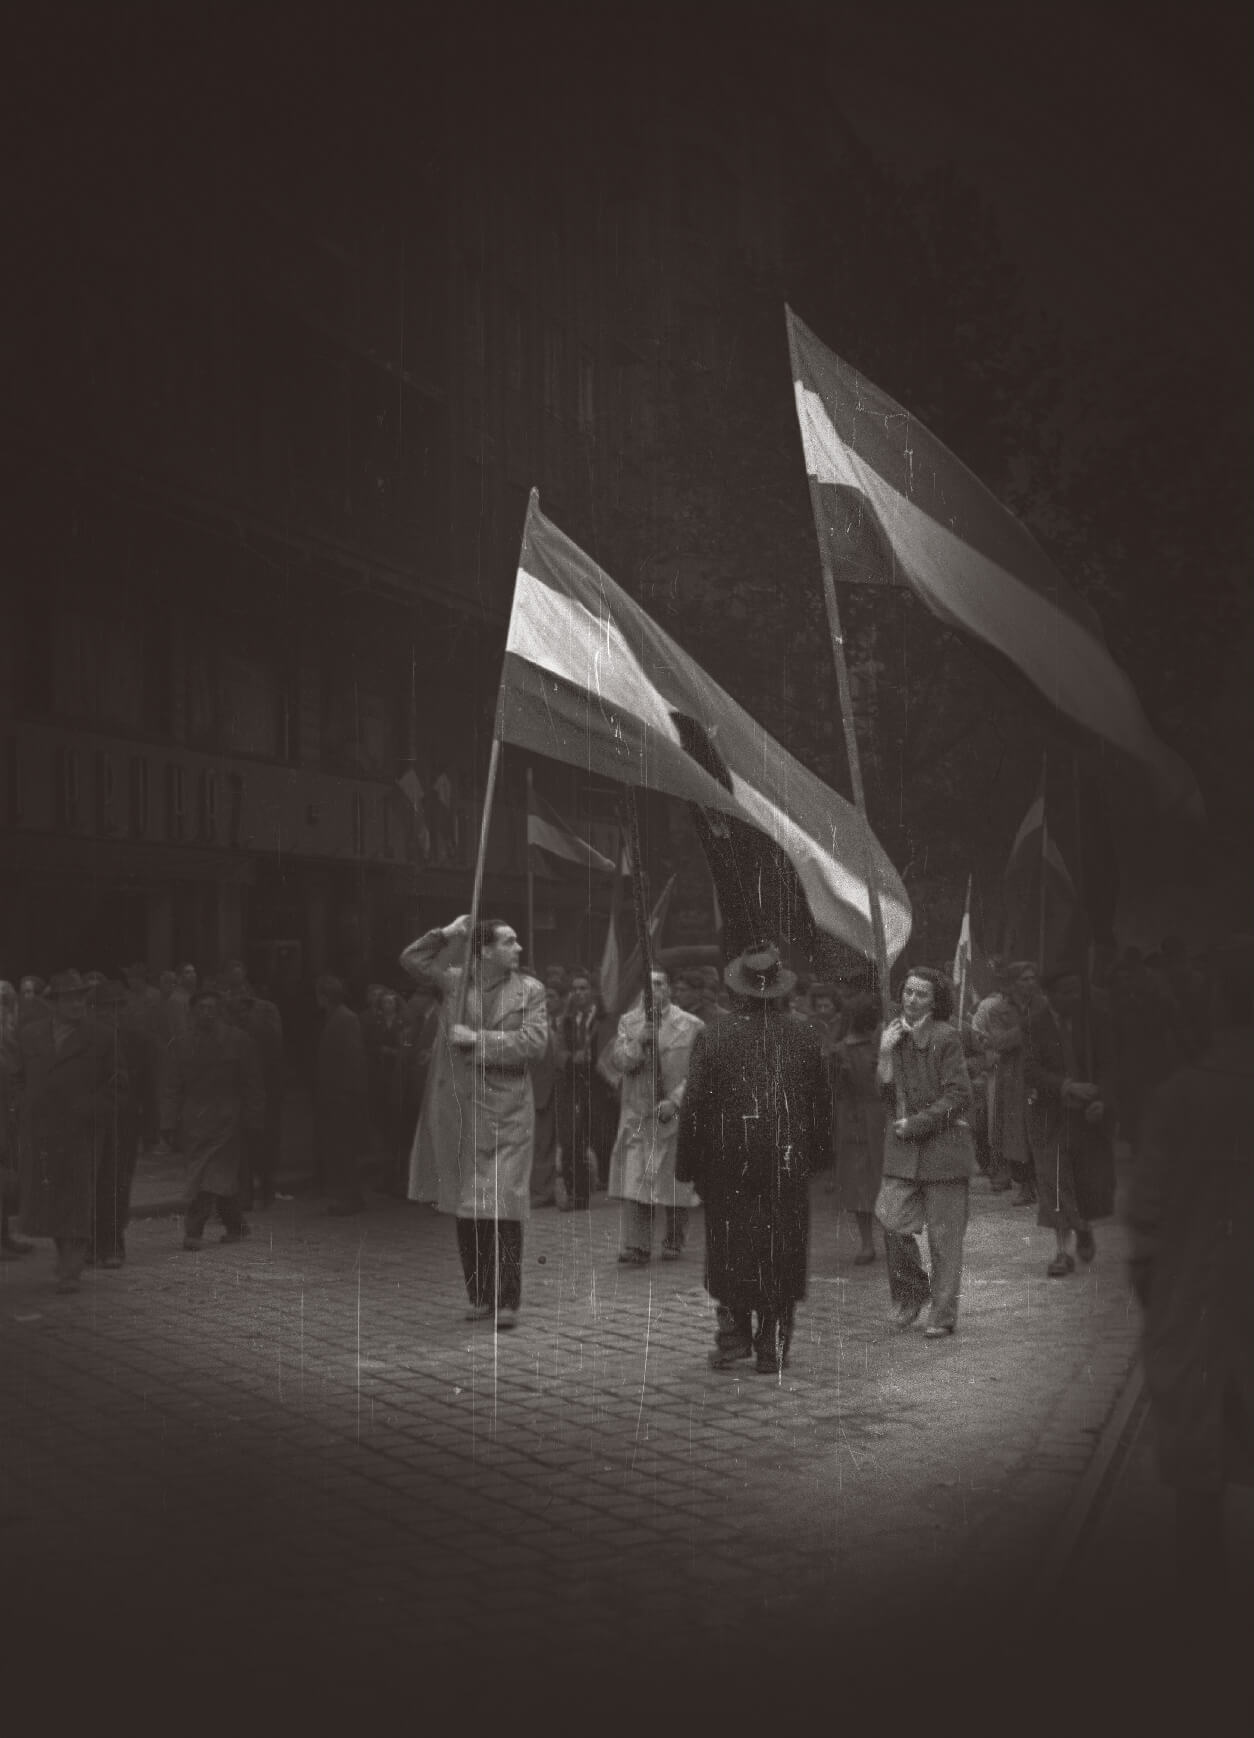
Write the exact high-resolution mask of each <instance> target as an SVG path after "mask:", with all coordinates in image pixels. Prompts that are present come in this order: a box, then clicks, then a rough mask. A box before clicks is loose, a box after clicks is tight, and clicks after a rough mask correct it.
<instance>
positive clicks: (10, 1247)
mask: <svg viewBox="0 0 1254 1738" xmlns="http://www.w3.org/2000/svg"><path fill="white" fill-rule="evenodd" d="M34 1247H35V1245H34V1244H33V1243H28V1242H27V1241H26V1239H25V1238H24V1237H5V1238H3V1239H0V1249H3V1251H4V1253H5V1254H6V1255H29V1254H30V1253H31V1252H32V1250H33V1249H34Z"/></svg>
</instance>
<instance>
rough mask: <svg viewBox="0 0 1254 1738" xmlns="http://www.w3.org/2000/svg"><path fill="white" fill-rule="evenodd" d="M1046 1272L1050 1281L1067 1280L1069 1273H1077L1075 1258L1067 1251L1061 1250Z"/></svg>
mask: <svg viewBox="0 0 1254 1738" xmlns="http://www.w3.org/2000/svg"><path fill="white" fill-rule="evenodd" d="M1045 1272H1046V1273H1047V1274H1048V1275H1049V1277H1050V1279H1066V1277H1067V1275H1068V1274H1069V1273H1074V1272H1075V1256H1074V1255H1068V1254H1067V1252H1066V1250H1065V1249H1060V1250H1059V1251H1058V1253H1057V1255H1056V1256H1055V1257H1054V1259H1053V1260H1052V1261H1051V1262H1050V1264H1049V1266H1048V1267H1047V1268H1046V1269H1045Z"/></svg>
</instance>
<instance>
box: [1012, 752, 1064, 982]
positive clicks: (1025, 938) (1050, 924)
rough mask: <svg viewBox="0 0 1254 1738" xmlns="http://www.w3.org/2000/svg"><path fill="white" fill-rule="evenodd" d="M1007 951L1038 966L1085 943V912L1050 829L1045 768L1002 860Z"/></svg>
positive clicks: (1050, 963)
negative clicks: (1007, 854) (1003, 860)
mask: <svg viewBox="0 0 1254 1738" xmlns="http://www.w3.org/2000/svg"><path fill="white" fill-rule="evenodd" d="M1004 893H1005V914H1006V921H1005V951H1006V953H1007V954H1009V955H1010V957H1011V958H1012V959H1026V960H1035V961H1036V963H1037V965H1038V966H1039V967H1040V969H1041V971H1043V972H1044V971H1049V970H1050V969H1051V967H1054V966H1057V965H1059V964H1060V963H1061V962H1062V961H1063V959H1064V958H1066V957H1068V956H1069V955H1070V954H1071V953H1072V952H1073V951H1074V950H1075V948H1077V947H1080V946H1082V945H1083V941H1082V937H1081V934H1080V932H1081V929H1082V927H1083V914H1082V912H1081V909H1080V900H1079V895H1078V893H1077V891H1076V885H1075V882H1074V881H1073V879H1072V876H1071V871H1070V870H1069V869H1068V868H1067V865H1066V863H1065V862H1064V861H1063V857H1062V853H1061V852H1060V851H1059V849H1058V846H1057V844H1056V843H1055V841H1054V839H1053V838H1052V837H1051V835H1050V827H1049V811H1048V805H1047V802H1046V779H1045V771H1044V769H1042V772H1041V783H1040V789H1039V790H1038V791H1037V793H1036V796H1035V797H1034V798H1033V800H1032V803H1031V806H1030V807H1029V809H1028V812H1027V814H1026V815H1024V817H1023V820H1022V821H1021V822H1020V823H1019V830H1018V832H1017V833H1016V834H1015V838H1014V843H1013V844H1012V845H1011V847H1010V856H1009V858H1008V860H1007V863H1006V871H1005V876H1004Z"/></svg>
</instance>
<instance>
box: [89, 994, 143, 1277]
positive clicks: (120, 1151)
mask: <svg viewBox="0 0 1254 1738" xmlns="http://www.w3.org/2000/svg"><path fill="white" fill-rule="evenodd" d="M134 1007H135V1003H134V999H133V996H132V995H131V994H130V993H128V990H127V987H126V985H124V984H119V983H113V982H106V983H103V984H100V985H99V986H98V987H97V989H96V990H95V992H94V993H93V995H92V998H91V1011H92V1014H93V1016H94V1017H95V1018H96V1019H97V1020H98V1021H99V1022H100V1024H101V1026H102V1027H103V1028H104V1029H105V1031H107V1032H110V1033H112V1035H113V1042H114V1044H115V1046H116V1048H117V1054H118V1076H119V1078H121V1077H122V1076H125V1079H126V1090H125V1092H121V1091H119V1093H118V1097H117V1109H116V1114H115V1115H114V1118H113V1123H112V1126H111V1127H110V1129H109V1131H108V1135H107V1137H106V1146H105V1150H104V1153H103V1154H102V1162H101V1164H100V1167H99V1169H98V1171H97V1180H96V1216H95V1225H94V1234H93V1237H92V1242H91V1245H90V1248H89V1251H88V1260H89V1261H91V1262H92V1263H93V1264H94V1265H95V1266H97V1267H104V1268H118V1267H121V1266H122V1264H123V1262H124V1261H125V1260H126V1227H127V1226H128V1224H129V1223H130V1218H131V1185H132V1183H133V1182H134V1178H135V1165H136V1163H137V1161H138V1159H139V1149H140V1143H141V1140H142V1136H143V1130H144V1127H145V1122H144V1118H145V1116H151V1119H152V1120H151V1125H150V1126H151V1128H152V1131H153V1139H154V1140H155V1138H156V1128H157V1123H158V1120H159V1117H158V1113H157V1109H156V1106H155V1100H154V1094H155V1091H156V1062H157V1049H156V1046H155V1044H154V1043H153V1041H152V1039H151V1037H150V1036H149V1034H148V1033H147V1032H146V1031H145V1030H144V1029H143V1027H142V1026H140V1025H139V1024H138V1023H137V1022H136V1021H135V1019H134Z"/></svg>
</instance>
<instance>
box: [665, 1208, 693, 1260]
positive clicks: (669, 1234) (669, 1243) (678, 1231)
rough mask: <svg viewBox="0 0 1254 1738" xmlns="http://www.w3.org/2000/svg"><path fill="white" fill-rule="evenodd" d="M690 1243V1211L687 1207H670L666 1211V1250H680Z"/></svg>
mask: <svg viewBox="0 0 1254 1738" xmlns="http://www.w3.org/2000/svg"><path fill="white" fill-rule="evenodd" d="M687 1241H688V1209H687V1208H686V1207H668V1208H667V1209H666V1248H668V1249H675V1250H679V1249H682V1248H683V1246H684V1244H685V1243H686V1242H687Z"/></svg>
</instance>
